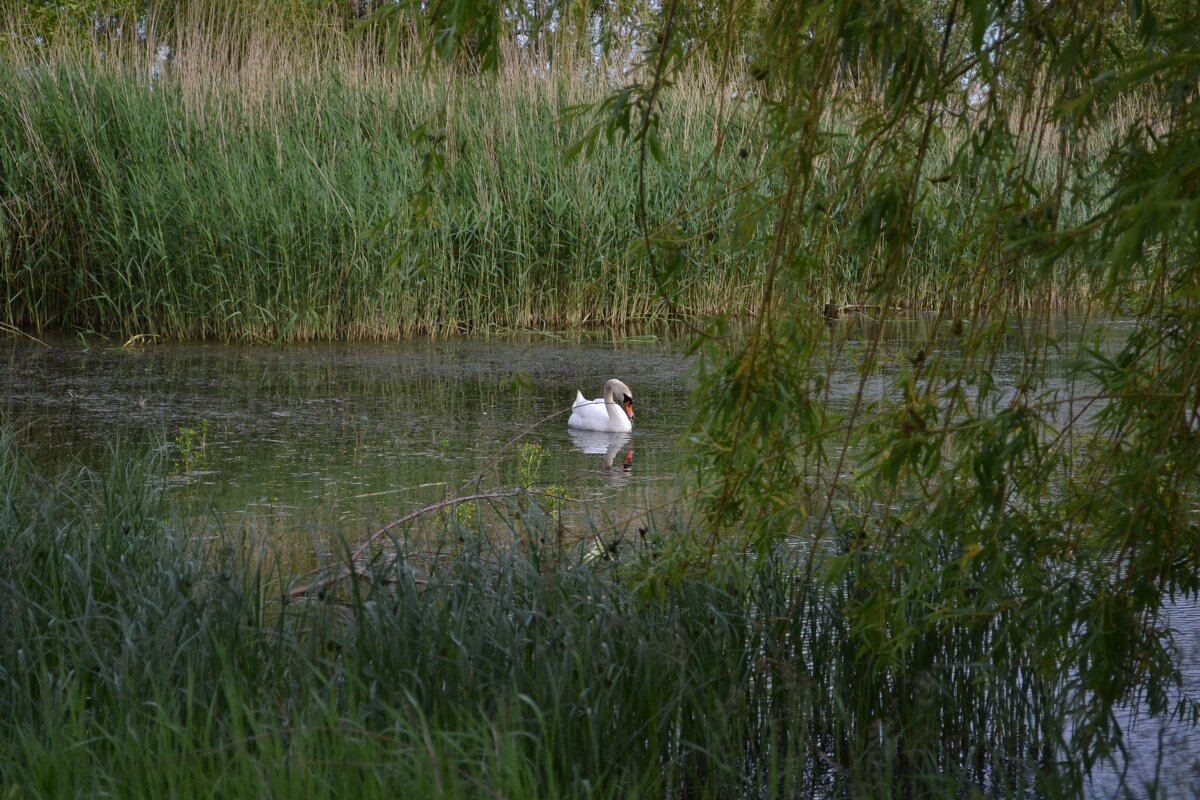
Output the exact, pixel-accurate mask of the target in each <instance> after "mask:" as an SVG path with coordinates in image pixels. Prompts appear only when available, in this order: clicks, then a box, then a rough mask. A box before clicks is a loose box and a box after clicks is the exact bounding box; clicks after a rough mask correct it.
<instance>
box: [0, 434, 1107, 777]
mask: <svg viewBox="0 0 1200 800" xmlns="http://www.w3.org/2000/svg"><path fill="white" fill-rule="evenodd" d="M165 453H166V450H165V449H163V448H160V449H159V450H157V451H153V452H151V453H149V454H145V453H142V454H139V453H131V452H129V451H127V450H123V449H122V448H120V447H110V449H109V450H108V452H107V453H106V455H105V457H104V458H103V459H102V460H101V462H100V463H99V464H97V465H94V466H86V465H82V464H76V465H73V466H71V467H69V468H68V469H66V470H65V471H64V472H62V473H61V474H59V475H57V476H45V475H41V474H39V473H37V472H36V471H35V470H34V469H33V468H32V467H31V466H30V464H29V463H28V461H26V460H25V458H24V456H23V455H22V453H21V450H20V447H19V446H18V445H17V443H16V436H15V434H14V432H13V431H12V430H11V429H10V428H4V429H2V430H0V491H2V492H3V504H2V505H0V551H2V552H4V553H5V558H4V559H3V560H2V561H0V636H3V639H4V642H5V647H4V648H0V742H3V744H4V747H3V748H0V785H3V786H4V789H5V791H6V793H7V794H10V795H12V796H20V797H49V796H62V795H64V794H70V795H93V794H117V795H122V796H146V795H149V794H163V793H167V794H172V793H184V792H186V793H188V794H189V795H191V796H200V797H209V796H211V797H240V796H256V797H260V796H262V795H263V793H268V794H272V795H283V794H287V795H289V796H295V795H297V794H300V793H302V794H304V795H306V796H308V795H311V796H314V797H324V796H334V795H344V793H345V791H346V790H347V789H348V788H352V789H354V790H355V791H358V792H360V793H362V794H363V795H364V796H383V795H385V794H386V795H387V796H395V795H396V794H397V793H398V792H399V793H409V792H416V793H421V794H422V795H425V794H429V795H436V796H450V797H476V796H478V795H479V793H480V791H482V790H483V789H484V788H485V787H486V788H487V789H488V790H490V791H497V792H500V793H501V794H504V795H506V796H508V795H511V796H522V797H532V796H537V797H580V796H595V797H614V798H616V797H630V796H645V797H662V796H678V795H681V794H688V795H690V796H705V797H731V796H732V797H760V796H762V795H763V794H767V795H771V796H775V795H784V796H796V795H798V794H810V793H811V794H815V795H816V796H821V797H824V796H831V797H832V796H846V795H852V796H861V795H863V794H864V793H867V792H870V793H872V794H879V795H882V796H894V795H897V794H902V793H911V794H913V795H920V796H962V795H967V796H973V795H977V794H986V795H988V796H996V797H1027V796H1029V794H1030V793H1031V792H1036V793H1037V794H1038V795H1039V796H1043V797H1073V796H1079V793H1080V791H1081V789H1082V786H1083V783H1082V781H1083V780H1084V773H1083V771H1082V769H1081V765H1080V762H1078V761H1076V760H1074V759H1073V758H1071V757H1070V756H1071V753H1072V752H1073V749H1074V748H1075V747H1076V746H1077V744H1076V742H1075V741H1074V739H1075V737H1077V736H1080V735H1081V734H1080V732H1079V731H1078V729H1077V730H1076V731H1075V732H1074V733H1072V731H1071V725H1072V724H1073V723H1078V722H1079V720H1080V716H1079V715H1080V714H1081V713H1083V711H1082V710H1081V709H1079V708H1078V707H1077V706H1074V705H1073V704H1072V703H1071V701H1070V699H1071V697H1072V693H1073V690H1074V687H1073V685H1072V681H1073V678H1072V675H1071V671H1070V669H1069V662H1067V663H1055V662H1054V660H1053V659H1055V658H1058V657H1060V656H1062V654H1063V653H1066V652H1069V651H1070V650H1071V648H1073V647H1077V646H1079V645H1081V644H1083V643H1085V642H1086V640H1087V639H1088V638H1089V636H1090V634H1089V633H1088V632H1087V631H1085V630H1084V629H1082V628H1078V627H1075V628H1072V629H1068V630H1066V631H1063V632H1062V633H1063V634H1064V635H1065V637H1066V638H1065V639H1064V641H1063V642H1062V643H1061V644H1060V645H1059V649H1055V650H1051V651H1048V650H1046V649H1044V648H1045V646H1046V644H1047V642H1046V641H1044V640H1043V639H1042V638H1041V637H1040V636H1038V635H1036V632H1037V626H1034V627H1033V628H1032V632H1033V633H1034V634H1035V635H1032V636H1031V635H1028V633H1030V632H1031V629H1030V627H1029V622H1030V620H1029V619H1028V616H1027V613H1026V612H1025V611H1023V610H1021V608H1020V603H1014V604H1013V608H1012V614H1013V618H1011V619H1010V618H1006V617H998V618H997V617H986V618H985V617H979V618H978V619H977V620H976V622H975V623H974V624H966V623H967V620H966V619H963V618H962V617H963V616H964V615H966V616H967V617H969V616H970V615H969V614H966V612H961V611H960V612H959V614H958V615H957V616H958V618H957V619H956V617H955V616H948V617H945V618H943V619H942V621H941V622H940V623H939V625H938V626H937V629H936V630H935V631H929V632H926V633H923V634H922V635H921V636H918V637H913V638H906V639H905V640H904V642H903V644H901V646H900V651H901V653H900V655H901V656H902V658H903V659H904V660H905V661H907V662H908V665H909V670H908V671H906V672H904V673H901V676H902V677H901V678H899V679H898V678H896V677H893V676H895V675H896V672H895V667H894V666H888V665H885V664H883V663H880V662H879V661H878V660H877V659H876V658H864V653H863V650H862V648H863V644H862V641H861V637H862V635H863V626H864V623H865V620H864V619H863V618H862V611H863V610H864V609H865V607H864V606H863V605H862V604H861V603H858V602H856V601H855V597H857V596H860V595H862V594H864V593H865V592H869V591H870V588H869V586H868V585H866V584H864V578H863V576H862V575H861V574H859V573H858V568H859V567H855V566H852V565H853V564H856V563H857V564H859V565H860V566H861V567H866V566H868V565H869V560H868V561H864V554H863V553H862V552H861V551H855V550H851V551H848V552H846V553H844V554H841V555H835V554H831V560H830V562H829V563H828V564H827V565H826V566H824V567H823V568H822V575H823V580H822V582H820V583H813V582H811V581H807V580H806V579H805V576H804V574H803V568H802V567H803V562H802V560H797V558H796V557H795V553H794V551H792V550H791V548H789V547H783V548H781V549H779V550H777V551H775V552H773V553H770V554H765V553H764V554H763V556H762V557H760V558H758V559H746V558H744V554H742V553H741V552H740V550H738V549H734V550H730V551H729V552H722V554H721V558H720V560H719V562H718V563H719V567H718V568H717V569H714V570H706V571H697V570H694V569H691V568H688V567H686V564H687V560H688V559H690V558H692V557H693V556H694V554H695V548H694V547H692V546H689V544H688V542H689V541H691V542H693V543H694V542H695V540H694V538H690V537H689V531H688V529H687V528H675V527H673V525H667V526H664V527H661V528H660V527H658V526H656V525H652V529H651V530H649V531H647V532H646V533H645V534H644V535H642V536H640V537H638V540H637V541H630V542H624V543H622V546H621V547H620V548H619V550H618V549H617V548H615V547H613V548H609V552H610V553H616V555H612V556H610V557H607V558H601V559H595V558H590V557H589V556H588V548H587V547H586V542H581V543H577V544H575V545H571V546H564V545H562V544H561V543H560V540H558V539H557V537H555V536H553V535H552V530H546V531H543V530H540V529H539V528H538V527H537V526H538V525H548V526H551V528H552V527H553V526H554V525H555V524H556V523H555V522H554V521H553V518H552V516H551V515H531V514H526V513H522V507H521V506H520V505H518V504H516V503H515V502H513V503H512V504H511V505H504V504H502V503H501V504H497V505H496V507H495V508H493V509H492V510H493V511H495V512H497V514H498V516H497V517H496V518H497V519H501V520H503V519H507V520H508V522H507V526H508V527H506V526H505V524H501V525H500V526H499V527H497V528H496V529H494V530H492V531H490V532H488V533H486V534H483V535H481V534H480V533H479V532H477V531H472V530H470V529H468V528H466V527H462V526H458V525H454V524H453V523H447V522H438V521H433V523H432V524H433V525H434V529H433V530H432V531H428V530H426V531H425V532H421V533H418V531H417V530H416V529H413V530H412V531H411V533H412V534H413V535H415V536H416V535H419V537H425V536H432V537H433V540H436V539H437V537H438V536H439V535H441V536H445V537H446V538H447V539H448V540H449V541H448V542H447V544H446V545H445V546H443V547H440V548H439V549H440V552H441V553H442V556H441V557H440V558H439V559H436V560H433V561H431V560H429V559H428V558H427V557H426V556H425V555H424V554H425V552H426V551H427V549H428V547H429V546H430V541H429V540H426V539H425V538H414V539H413V540H411V542H410V540H409V538H408V537H409V535H410V531H404V530H396V531H395V532H394V536H393V537H392V538H390V539H389V540H388V541H387V543H386V544H385V546H384V547H383V548H382V549H380V550H379V551H378V552H376V553H375V554H374V555H373V556H372V557H371V561H370V563H368V564H362V565H360V568H359V573H358V575H357V577H356V578H355V579H354V580H351V581H348V582H346V583H345V584H344V585H341V586H338V585H332V584H331V585H327V587H326V588H325V589H323V590H322V591H321V592H320V596H319V597H318V596H316V595H315V594H314V595H313V596H311V597H308V598H306V599H296V598H295V597H293V599H291V600H290V601H289V600H288V597H287V595H288V591H287V590H288V589H289V588H290V587H291V586H292V585H293V584H292V582H290V581H289V577H288V572H287V570H286V568H284V567H282V562H281V560H280V558H279V557H278V556H279V554H278V553H277V552H276V548H278V547H279V543H270V542H265V541H261V540H257V539H255V538H254V537H253V535H252V534H251V533H250V532H249V531H244V532H243V531H234V530H228V529H224V528H223V527H222V526H220V525H217V524H215V522H212V521H209V522H206V521H205V520H204V518H203V517H202V516H200V517H196V516H193V515H188V514H179V513H178V512H179V511H180V507H179V506H178V498H175V499H172V498H171V497H170V496H168V495H169V493H170V489H169V487H170V486H171V483H170V481H169V480H168V472H169V469H168V464H167V462H166V460H165V458H164V454H165ZM184 519H186V520H187V521H186V522H184V521H183V520H184ZM518 520H519V521H518ZM530 526H532V527H530ZM439 530H440V531H441V532H440V534H439ZM940 547H941V545H940V544H938V543H934V542H931V543H930V553H929V554H928V555H929V556H931V557H933V558H941V556H940V555H938V550H939V549H940ZM410 548H411V555H412V557H411V558H410V557H409V550H410ZM975 557H976V558H980V559H981V558H982V556H981V555H980V554H976V555H975ZM962 558H966V557H960V556H959V555H958V554H957V552H956V553H955V555H954V559H955V560H956V562H960V561H961V559H962ZM968 560H969V559H968ZM974 567H975V565H974V564H970V563H960V564H959V568H960V569H962V570H964V571H971V570H972V569H974ZM1094 567H1095V562H1093V561H1091V560H1090V559H1088V560H1085V559H1081V560H1080V561H1079V563H1077V565H1076V566H1075V569H1074V571H1073V573H1072V574H1071V575H1070V576H1063V577H1064V578H1069V579H1071V580H1077V581H1080V582H1082V583H1081V586H1090V585H1095V584H1096V583H1097V582H1099V583H1103V582H1104V580H1105V578H1104V576H1103V573H1102V571H1097V570H1096V569H1095V568H1094ZM950 577H951V576H948V575H944V574H941V575H939V573H937V572H934V573H929V579H930V580H933V581H935V582H945V586H946V587H949V583H948V582H946V581H947V579H948V578H950ZM885 580H886V579H885ZM976 586H977V587H978V589H979V590H980V591H983V586H984V584H983V583H982V582H980V583H977V584H976ZM947 590H948V588H947ZM797 593H800V594H801V595H803V597H804V602H805V603H806V604H807V605H808V607H809V609H810V613H807V614H803V615H799V614H796V613H794V606H795V604H796V602H797ZM913 599H914V601H916V598H913ZM915 610H916V609H914V611H915ZM867 616H868V617H870V616H874V615H872V614H868V615H867ZM898 644H899V643H898ZM893 680H899V682H898V683H896V684H895V685H893V684H892V681H893ZM892 694H894V695H896V696H898V697H902V698H904V702H905V704H906V707H905V709H904V714H903V715H901V716H891V715H887V716H876V717H871V716H865V715H863V714H862V709H861V707H860V706H861V705H862V704H864V703H872V702H874V701H875V700H876V699H877V698H880V697H883V696H885V695H892Z"/></svg>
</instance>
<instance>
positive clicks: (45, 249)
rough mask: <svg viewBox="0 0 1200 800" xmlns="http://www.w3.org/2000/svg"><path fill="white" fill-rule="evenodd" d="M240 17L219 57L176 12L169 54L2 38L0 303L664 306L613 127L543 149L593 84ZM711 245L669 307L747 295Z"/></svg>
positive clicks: (132, 309) (194, 314) (373, 311)
mask: <svg viewBox="0 0 1200 800" xmlns="http://www.w3.org/2000/svg"><path fill="white" fill-rule="evenodd" d="M260 34H261V35H258V36H256V37H254V38H252V39H251V40H250V41H249V42H247V43H245V44H244V48H245V51H244V52H243V53H241V55H238V49H237V48H234V47H232V46H230V47H226V46H225V45H226V44H227V43H226V42H224V41H222V40H220V39H219V38H218V39H216V40H214V39H213V38H211V37H209V36H207V35H204V34H203V33H194V34H191V35H189V34H188V33H187V31H186V30H185V31H184V32H183V33H181V34H180V35H179V36H178V44H177V46H176V48H175V49H174V50H173V51H172V53H171V57H170V58H169V59H166V60H163V59H160V58H158V56H157V55H156V53H155V52H153V48H150V49H146V48H136V49H135V52H133V53H131V54H128V53H126V54H122V53H114V54H110V56H111V57H109V58H108V59H107V60H106V59H105V58H104V55H105V53H104V52H103V51H102V50H100V49H99V48H100V46H99V45H93V46H92V47H91V48H79V47H76V48H66V49H62V50H55V51H53V52H41V51H36V50H32V49H31V50H27V51H21V52H14V51H11V50H10V51H9V52H8V53H7V54H6V55H5V56H4V57H3V58H4V60H5V62H6V63H5V69H4V70H3V77H2V78H0V120H2V122H0V130H2V131H3V134H2V137H3V141H4V142H6V146H5V147H4V148H3V149H2V150H0V162H2V163H0V172H2V174H3V176H4V177H3V178H2V179H0V180H2V181H3V192H2V193H0V194H2V195H3V198H4V199H3V215H2V217H0V240H2V241H3V242H4V247H3V250H2V252H0V276H2V278H3V282H4V285H5V287H6V290H5V293H4V298H3V301H4V305H5V307H4V313H5V318H6V319H7V320H9V321H10V324H13V325H16V326H18V327H21V328H24V329H31V330H46V329H67V330H70V329H83V330H95V331H97V332H102V333H117V334H120V335H121V336H130V335H134V334H137V333H144V334H154V335H158V336H164V337H169V338H208V337H213V338H219V339H269V340H298V339H308V338H334V337H350V338H388V337H393V338H394V337H396V336H398V335H409V334H416V333H446V332H454V331H460V330H472V331H485V332H486V331H488V330H494V329H515V328H546V327H552V328H570V327H587V326H605V325H620V324H630V323H640V322H646V323H652V322H654V321H656V320H662V319H664V318H666V317H667V314H666V311H665V310H664V306H663V304H662V303H661V302H659V301H658V298H657V296H656V292H655V285H654V278H653V276H652V275H650V274H649V273H648V271H647V267H646V264H645V262H644V259H640V258H639V257H638V256H637V254H636V252H635V250H634V248H633V245H634V244H635V242H636V236H635V231H634V229H633V227H632V221H633V219H634V212H633V208H634V204H635V201H636V198H635V191H634V189H635V186H636V183H637V178H636V173H637V163H636V161H635V160H633V159H630V158H629V157H627V155H626V153H625V151H624V150H623V149H622V147H621V142H620V141H616V142H613V143H611V144H609V143H607V142H605V143H603V144H602V146H600V147H599V148H597V150H596V151H595V152H594V153H592V155H591V156H590V157H588V158H576V159H566V158H564V151H565V149H566V147H567V145H569V144H570V143H571V142H572V141H573V137H575V136H576V135H577V134H580V133H581V132H582V128H583V125H584V123H583V122H582V121H581V122H579V123H577V124H563V123H562V122H561V118H562V117H563V115H564V112H565V110H566V109H567V108H568V107H569V106H571V105H574V104H578V103H582V102H586V101H589V100H591V99H594V98H595V97H596V87H595V85H589V83H588V82H587V81H585V80H583V79H582V78H581V77H578V76H573V75H569V74H566V73H565V72H564V73H561V74H560V73H557V72H556V73H553V74H537V73H536V72H534V71H533V70H532V68H523V69H520V70H510V71H509V72H506V73H505V74H502V75H500V76H484V77H480V76H474V75H469V74H456V73H455V72H454V71H453V70H448V71H447V72H446V73H445V74H442V75H440V76H436V75H430V74H429V73H423V72H421V71H420V70H419V69H417V68H416V67H414V66H408V67H405V66H396V65H391V66H384V65H383V64H382V63H380V62H379V61H378V60H377V59H376V60H374V61H372V60H371V59H370V58H369V57H368V56H367V54H366V53H364V52H363V50H362V49H361V48H360V49H358V50H355V49H353V48H351V49H347V47H346V46H345V45H344V43H343V44H342V45H336V46H335V45H333V44H330V45H328V47H327V49H321V48H319V47H318V48H317V50H318V52H308V51H303V52H296V50H297V49H298V48H292V49H286V48H281V46H280V45H279V44H278V41H277V40H274V39H272V38H271V37H270V35H269V33H268V32H265V31H263V32H260ZM313 47H317V46H316V45H313ZM230 50H232V51H234V54H233V55H230V54H229V52H228V51H230ZM526 67H528V65H526ZM702 91H703V87H700V86H697V87H695V88H694V89H693V90H692V91H691V92H690V94H689V95H688V97H687V98H686V100H684V101H681V102H678V103H675V104H674V105H673V107H672V109H671V110H670V111H669V112H668V117H669V119H668V123H667V124H668V125H669V126H670V127H672V128H678V129H680V130H681V131H683V132H684V133H685V136H686V142H685V144H686V146H685V147H681V148H677V149H674V150H672V152H671V153H670V154H669V155H668V156H667V158H666V160H665V162H664V163H663V164H662V165H660V166H659V167H658V168H656V169H654V170H653V171H652V174H651V177H650V181H651V182H650V197H651V201H652V203H653V204H654V206H655V208H674V207H677V206H679V205H681V204H682V203H683V201H684V198H685V197H686V196H687V194H688V192H689V187H690V185H691V184H693V183H695V182H696V181H697V179H698V175H699V172H700V170H701V169H703V164H702V159H698V158H696V155H695V154H696V152H697V151H704V150H705V149H706V148H708V149H711V144H710V141H711V136H712V134H713V131H714V125H713V121H712V119H711V117H712V114H713V107H712V106H713V103H712V101H711V99H709V98H706V97H704V96H703V95H702ZM710 266H712V267H713V269H711V270H709V271H708V274H707V275H705V276H704V277H701V278H697V279H694V280H690V281H688V283H687V285H686V286H683V287H681V291H680V293H679V295H678V296H677V297H676V301H677V304H678V305H679V306H680V307H682V308H683V309H685V313H687V314H695V315H703V314H707V313H712V312H715V311H718V310H722V309H736V308H743V309H744V308H746V307H747V306H748V305H750V304H751V302H752V294H753V293H752V288H753V286H754V285H755V282H756V276H757V275H758V268H757V266H756V265H754V264H752V263H748V262H746V261H745V260H741V259H737V258H726V259H724V260H722V262H721V263H719V264H717V263H715V262H714V263H713V264H711V265H710Z"/></svg>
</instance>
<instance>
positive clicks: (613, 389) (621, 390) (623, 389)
mask: <svg viewBox="0 0 1200 800" xmlns="http://www.w3.org/2000/svg"><path fill="white" fill-rule="evenodd" d="M604 393H605V394H607V395H611V396H612V399H613V400H614V401H615V402H617V403H619V404H620V406H621V408H623V409H625V413H626V414H627V415H629V418H630V419H633V392H632V391H630V390H629V387H628V386H626V385H625V384H624V383H623V382H621V381H619V380H617V379H616V378H613V379H612V380H610V381H609V382H608V383H606V384H604Z"/></svg>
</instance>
